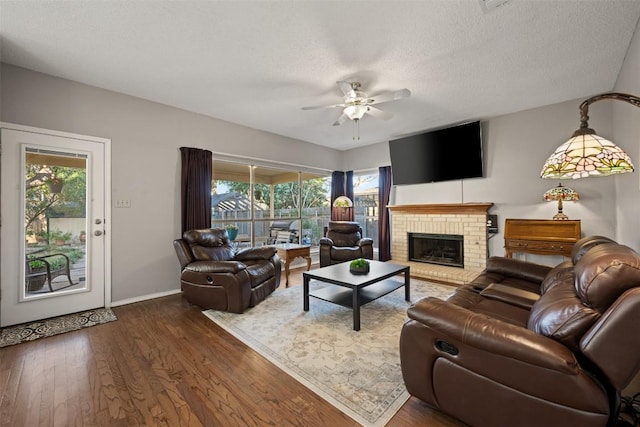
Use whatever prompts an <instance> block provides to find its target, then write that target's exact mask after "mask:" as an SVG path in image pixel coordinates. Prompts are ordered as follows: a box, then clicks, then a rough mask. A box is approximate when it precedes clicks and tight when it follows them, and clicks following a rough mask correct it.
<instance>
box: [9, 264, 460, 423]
mask: <svg viewBox="0 0 640 427" xmlns="http://www.w3.org/2000/svg"><path fill="white" fill-rule="evenodd" d="M302 271H303V270H301V269H298V270H292V274H291V278H290V285H292V286H295V285H300V284H301V282H302ZM281 286H284V281H283V283H282V285H281ZM113 311H114V312H115V313H116V315H117V316H118V321H116V322H111V323H107V324H104V325H98V326H94V327H91V328H86V329H82V330H79V331H74V332H69V333H66V334H62V335H57V336H54V337H50V338H43V339H39V340H35V341H32V342H28V343H23V344H19V345H15V346H10V347H5V348H2V349H0V425H2V426H29V427H31V426H138V425H146V426H183V425H184V426H305V427H306V426H356V425H358V424H357V423H355V422H354V421H353V420H352V419H351V418H349V417H347V416H346V415H344V414H343V413H341V412H340V411H338V410H337V409H336V408H335V407H333V406H331V405H330V404H328V403H326V402H325V401H324V400H323V399H321V398H320V397H318V396H317V395H316V394H314V393H313V392H311V391H310V390H308V389H307V388H305V387H304V386H302V385H301V384H300V383H298V382H297V381H296V380H294V379H293V378H291V377H290V376H288V375H287V374H285V373H284V372H283V371H281V370H280V369H278V368H276V367H275V366H274V365H273V364H271V363H270V362H268V361H267V360H266V359H264V358H263V357H262V356H260V355H258V354H257V353H256V352H254V351H253V350H251V349H250V348H248V347H247V346H245V345H244V344H242V343H241V342H239V341H238V340H237V339H235V338H234V337H232V336H231V335H229V334H228V333H227V332H225V331H224V330H222V329H221V328H219V327H218V326H217V325H215V324H214V323H213V322H211V321H210V320H208V319H207V318H206V317H205V316H203V315H202V314H201V313H200V310H199V309H198V308H197V307H195V306H191V305H189V304H188V303H187V302H186V301H184V300H183V299H182V298H181V296H180V295H174V296H169V297H164V298H158V299H154V300H149V301H145V302H140V303H135V304H130V305H126V306H121V307H115V308H114V309H113ZM388 425H389V426H409V425H429V426H443V427H455V426H460V425H461V424H459V423H457V422H456V421H455V420H453V419H451V418H449V417H447V416H446V415H443V414H441V413H438V412H436V411H433V410H431V409H429V408H428V407H427V406H426V405H424V404H423V403H422V402H420V401H419V400H417V399H413V398H412V399H411V400H409V401H408V402H407V403H406V404H405V405H404V407H403V408H402V409H401V410H400V411H399V412H398V413H397V414H396V416H395V417H394V418H393V419H392V420H391V422H390V423H389V424H388Z"/></svg>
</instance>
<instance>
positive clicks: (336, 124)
mask: <svg viewBox="0 0 640 427" xmlns="http://www.w3.org/2000/svg"><path fill="white" fill-rule="evenodd" d="M348 119H349V117H348V116H347V115H346V114H345V113H342V115H341V116H340V117H338V120H336V121H335V122H333V125H334V126H340V125H341V124H343V123H344V122H346V121H347V120H348Z"/></svg>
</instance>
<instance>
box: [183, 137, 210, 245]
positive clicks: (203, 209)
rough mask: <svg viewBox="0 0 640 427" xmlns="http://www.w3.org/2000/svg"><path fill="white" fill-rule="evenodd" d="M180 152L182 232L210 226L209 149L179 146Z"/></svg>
mask: <svg viewBox="0 0 640 427" xmlns="http://www.w3.org/2000/svg"><path fill="white" fill-rule="evenodd" d="M180 152H181V154H182V186H181V191H182V194H181V197H182V205H181V212H182V232H183V233H184V232H185V231H187V230H193V229H196V228H211V178H212V165H213V156H212V154H211V151H209V150H200V149H198V148H189V147H180Z"/></svg>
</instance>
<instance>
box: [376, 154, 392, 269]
mask: <svg viewBox="0 0 640 427" xmlns="http://www.w3.org/2000/svg"><path fill="white" fill-rule="evenodd" d="M390 194H391V166H381V167H380V168H379V169H378V240H379V242H378V246H379V247H378V259H379V260H380V261H389V260H390V259H391V226H390V224H389V208H387V206H388V205H389V196H390Z"/></svg>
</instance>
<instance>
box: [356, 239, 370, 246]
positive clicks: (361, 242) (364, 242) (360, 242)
mask: <svg viewBox="0 0 640 427" xmlns="http://www.w3.org/2000/svg"><path fill="white" fill-rule="evenodd" d="M366 245H373V239H372V238H371V237H363V238H362V239H360V240H358V246H360V247H362V246H366Z"/></svg>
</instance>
